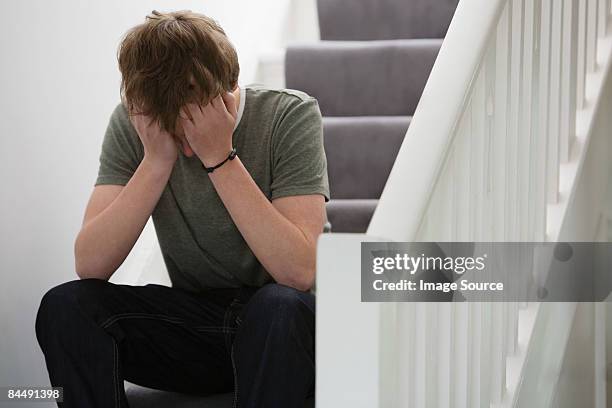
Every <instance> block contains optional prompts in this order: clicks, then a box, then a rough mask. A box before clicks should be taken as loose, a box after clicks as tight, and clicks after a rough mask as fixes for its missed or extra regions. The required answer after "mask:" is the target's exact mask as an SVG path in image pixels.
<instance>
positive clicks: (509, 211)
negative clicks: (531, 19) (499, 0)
mask: <svg viewBox="0 0 612 408" xmlns="http://www.w3.org/2000/svg"><path fill="white" fill-rule="evenodd" d="M509 4H510V7H511V8H510V13H511V17H510V27H511V45H510V50H511V52H510V84H509V89H510V109H509V116H508V134H507V136H506V160H505V163H506V164H505V165H506V177H507V184H506V202H507V206H506V232H507V234H509V237H510V238H511V239H517V238H518V234H517V232H518V226H519V222H518V201H519V200H520V199H521V198H520V197H519V195H518V176H517V165H518V156H519V154H518V138H519V135H518V133H519V124H520V122H521V112H520V104H521V96H520V95H521V80H522V71H523V64H522V58H523V55H522V46H523V41H522V36H523V30H522V27H521V25H522V22H523V18H522V17H523V1H522V0H512V1H511V2H510V3H509Z"/></svg>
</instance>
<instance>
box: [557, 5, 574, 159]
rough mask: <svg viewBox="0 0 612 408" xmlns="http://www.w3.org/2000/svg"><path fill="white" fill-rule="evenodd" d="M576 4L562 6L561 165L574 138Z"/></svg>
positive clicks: (567, 157) (568, 152)
mask: <svg viewBox="0 0 612 408" xmlns="http://www.w3.org/2000/svg"><path fill="white" fill-rule="evenodd" d="M577 14H578V3H576V1H574V0H565V1H564V5H563V29H562V36H563V38H562V42H563V48H562V50H563V51H562V62H561V70H562V72H561V116H560V119H561V128H560V135H559V136H560V141H559V143H560V147H559V154H560V159H561V162H562V163H566V162H567V161H568V160H569V156H570V149H571V146H572V143H573V142H574V139H575V137H576V82H577V80H576V76H577V71H576V69H577V64H576V62H577V47H578V39H577V34H578V18H577Z"/></svg>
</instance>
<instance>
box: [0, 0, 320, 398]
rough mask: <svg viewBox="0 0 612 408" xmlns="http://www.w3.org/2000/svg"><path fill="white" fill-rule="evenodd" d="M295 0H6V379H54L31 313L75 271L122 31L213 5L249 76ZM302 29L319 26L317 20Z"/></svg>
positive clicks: (2, 341)
mask: <svg viewBox="0 0 612 408" xmlns="http://www.w3.org/2000/svg"><path fill="white" fill-rule="evenodd" d="M292 3H293V2H292V1H291V0H267V1H265V2H253V1H248V0H232V1H229V0H202V1H148V2H142V1H140V2H135V1H120V0H105V1H95V2H94V1H87V2H86V1H78V0H63V1H59V0H58V1H48V0H47V1H45V0H38V1H23V0H19V1H18V0H13V1H10V2H9V1H7V2H3V4H2V5H3V7H2V23H1V24H0V55H1V58H2V59H1V64H0V178H1V184H0V186H1V189H2V193H1V194H2V199H1V200H0V226H1V228H2V230H1V231H2V234H1V236H0V271H1V273H2V275H1V277H2V278H1V279H2V280H1V281H0V386H9V385H28V384H47V382H48V378H47V375H46V372H45V370H44V364H43V358H42V354H41V352H40V350H39V348H38V345H37V343H36V340H35V334H34V318H35V314H36V310H37V307H38V303H39V300H40V298H41V296H42V295H43V294H44V292H45V291H46V290H47V289H49V288H50V287H52V286H54V285H56V284H59V283H61V282H64V281H68V280H71V279H75V277H76V275H75V272H74V264H73V252H72V251H73V242H74V237H75V236H76V234H77V232H78V230H79V228H80V224H81V220H82V214H83V210H84V207H85V205H86V202H87V198H88V197H89V194H90V192H91V190H92V187H93V182H94V180H95V177H96V172H97V168H98V155H99V152H100V144H101V141H102V136H103V133H104V129H105V127H106V124H107V121H108V117H109V114H110V112H111V111H112V109H113V108H114V106H115V105H116V104H117V103H118V101H119V91H118V86H119V80H120V78H119V73H118V70H117V66H116V48H117V45H118V42H119V40H120V38H121V36H122V34H123V33H124V32H125V31H126V30H127V29H128V28H130V27H131V26H133V25H135V24H137V23H140V22H141V21H142V20H143V18H144V16H145V15H146V14H147V13H149V12H150V11H151V10H152V9H157V10H174V9H191V10H194V11H199V12H203V13H205V14H208V15H210V16H212V17H214V18H216V19H217V20H218V21H219V22H220V23H221V25H222V26H223V27H224V28H225V29H226V31H227V33H228V35H229V37H230V38H231V39H232V41H233V42H234V44H235V46H236V48H237V50H238V53H239V55H240V62H241V65H242V75H241V79H240V82H241V83H243V84H244V83H248V82H251V81H253V80H254V78H255V73H256V63H257V58H258V55H260V54H261V53H264V52H269V51H273V50H275V49H278V48H281V47H283V46H284V44H285V43H286V42H287V41H288V39H289V40H290V39H291V37H295V36H296V33H295V26H294V25H292V24H289V27H288V23H287V21H291V19H292V18H293V17H291V15H292V14H291V13H290V9H291V7H292ZM311 16H314V14H312V13H311ZM301 30H302V32H304V29H303V28H301ZM306 31H307V32H308V34H307V35H311V34H312V33H313V32H314V31H313V29H312V26H308V27H307V28H306ZM18 406H20V407H24V406H25V405H24V404H19V405H18ZM37 406H39V407H40V406H42V405H41V404H37Z"/></svg>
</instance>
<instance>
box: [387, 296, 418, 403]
mask: <svg viewBox="0 0 612 408" xmlns="http://www.w3.org/2000/svg"><path fill="white" fill-rule="evenodd" d="M415 312H416V304H415V303H404V304H400V305H398V308H397V316H398V319H397V322H398V326H399V328H398V335H399V339H398V344H399V349H398V352H399V353H400V355H402V356H403V358H402V360H401V361H400V363H399V364H398V366H397V373H398V378H399V380H400V381H401V383H400V384H399V386H398V387H397V388H395V390H396V392H397V393H398V400H399V404H394V403H393V402H394V401H390V402H389V404H388V406H394V405H399V406H406V407H412V406H415V403H416V401H415V399H414V397H415V383H416V377H418V376H419V375H420V373H419V372H418V371H417V365H416V353H417V350H416V336H417V334H416V333H417V331H416V329H417V326H416V314H415Z"/></svg>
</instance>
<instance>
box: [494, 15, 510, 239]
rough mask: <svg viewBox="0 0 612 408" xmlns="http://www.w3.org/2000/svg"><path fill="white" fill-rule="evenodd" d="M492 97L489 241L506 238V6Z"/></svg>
mask: <svg viewBox="0 0 612 408" xmlns="http://www.w3.org/2000/svg"><path fill="white" fill-rule="evenodd" d="M495 44H496V45H495V60H496V62H495V95H494V104H493V122H494V123H493V127H494V132H493V140H492V143H493V146H492V149H491V150H492V155H493V163H494V166H493V170H492V171H493V180H494V183H492V184H491V186H490V187H491V189H492V192H493V197H492V200H493V216H492V218H491V219H492V220H493V222H494V225H493V240H495V241H503V240H504V239H505V237H506V225H505V219H506V206H507V202H506V184H507V183H506V167H505V166H504V165H503V163H505V161H506V136H507V133H508V72H509V63H510V59H509V52H510V47H509V44H510V12H509V3H507V4H506V6H505V7H504V11H503V12H502V14H501V17H500V20H499V24H498V27H497V34H496V38H495Z"/></svg>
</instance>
